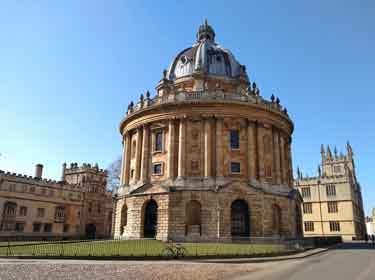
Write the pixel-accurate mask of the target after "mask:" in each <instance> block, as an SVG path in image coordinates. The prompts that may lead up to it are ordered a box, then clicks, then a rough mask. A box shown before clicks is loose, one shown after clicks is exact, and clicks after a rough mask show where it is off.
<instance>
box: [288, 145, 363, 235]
mask: <svg viewBox="0 0 375 280" xmlns="http://www.w3.org/2000/svg"><path fill="white" fill-rule="evenodd" d="M346 150H347V153H346V154H345V155H344V154H338V153H337V150H336V148H335V150H334V154H332V152H331V149H330V147H329V146H328V147H327V149H325V148H324V147H323V145H322V148H321V157H322V162H321V166H319V167H318V175H317V176H315V177H308V176H303V175H302V173H301V172H300V171H299V169H298V170H297V173H298V176H297V179H296V180H295V187H296V188H297V189H298V190H299V191H300V193H301V195H302V197H303V200H304V203H303V205H302V213H303V223H304V236H332V235H341V236H342V237H343V239H344V240H352V239H362V238H363V237H364V234H365V232H366V226H365V219H364V211H363V202H362V193H361V186H360V184H359V182H358V181H357V176H356V172H355V165H354V158H353V150H352V147H351V146H350V144H349V143H347V146H346Z"/></svg>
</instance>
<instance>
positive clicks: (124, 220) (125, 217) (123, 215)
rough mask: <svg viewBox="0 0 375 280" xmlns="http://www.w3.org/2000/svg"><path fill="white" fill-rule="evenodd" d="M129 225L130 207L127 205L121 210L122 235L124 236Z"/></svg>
mask: <svg viewBox="0 0 375 280" xmlns="http://www.w3.org/2000/svg"><path fill="white" fill-rule="evenodd" d="M127 223H128V207H127V206H126V204H124V206H122V209H121V224H120V234H121V235H123V234H124V231H125V227H126V225H127Z"/></svg>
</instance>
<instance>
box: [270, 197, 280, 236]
mask: <svg viewBox="0 0 375 280" xmlns="http://www.w3.org/2000/svg"><path fill="white" fill-rule="evenodd" d="M281 223H282V221H281V208H280V206H279V205H277V204H274V205H272V232H273V234H274V235H281V228H282V227H281Z"/></svg>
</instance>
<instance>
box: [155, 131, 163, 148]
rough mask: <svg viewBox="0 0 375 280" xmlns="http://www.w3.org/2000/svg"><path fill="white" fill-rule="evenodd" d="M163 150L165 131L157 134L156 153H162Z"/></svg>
mask: <svg viewBox="0 0 375 280" xmlns="http://www.w3.org/2000/svg"><path fill="white" fill-rule="evenodd" d="M162 150H163V131H162V130H159V131H157V132H156V133H155V146H154V151H155V152H161V151H162Z"/></svg>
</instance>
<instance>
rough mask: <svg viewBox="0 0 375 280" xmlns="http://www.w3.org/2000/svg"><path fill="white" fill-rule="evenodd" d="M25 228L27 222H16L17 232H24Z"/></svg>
mask: <svg viewBox="0 0 375 280" xmlns="http://www.w3.org/2000/svg"><path fill="white" fill-rule="evenodd" d="M24 228H25V223H16V231H17V232H23V230H24Z"/></svg>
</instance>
